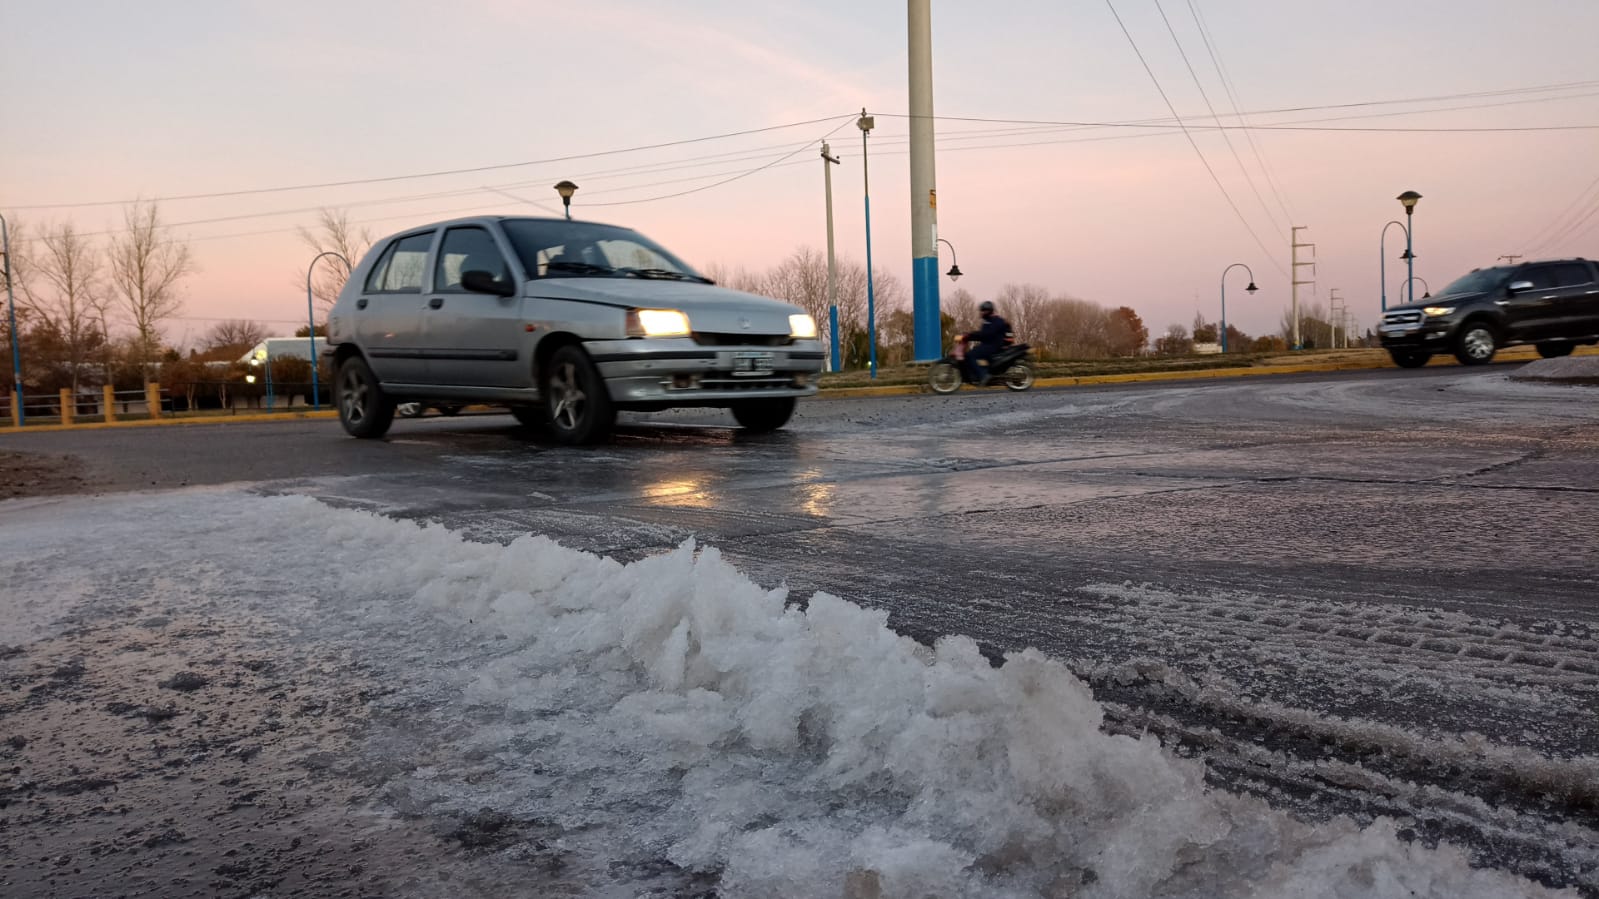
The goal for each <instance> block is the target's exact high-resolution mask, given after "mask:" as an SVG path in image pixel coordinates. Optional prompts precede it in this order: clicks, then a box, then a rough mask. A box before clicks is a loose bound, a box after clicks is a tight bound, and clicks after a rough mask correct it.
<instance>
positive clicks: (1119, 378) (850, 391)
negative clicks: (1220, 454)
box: [817, 362, 1387, 400]
mask: <svg viewBox="0 0 1599 899" xmlns="http://www.w3.org/2000/svg"><path fill="white" fill-rule="evenodd" d="M1385 367H1387V366H1385V365H1382V364H1373V363H1364V362H1325V363H1315V364H1311V365H1257V366H1251V367H1249V368H1202V369H1197V370H1191V371H1141V372H1124V373H1122V374H1114V375H1080V376H1076V377H1054V378H1039V379H1038V380H1037V381H1034V382H1033V384H1034V386H1036V387H1080V386H1081V387H1086V386H1091V385H1094V384H1134V383H1138V382H1140V381H1187V380H1194V379H1198V378H1243V377H1254V376H1258V375H1292V374H1304V373H1308V372H1322V371H1358V370H1362V369H1379V368H1385ZM930 392H931V391H930V390H928V388H927V385H926V384H896V385H893V386H884V387H824V388H822V391H821V393H819V394H817V395H818V396H820V397H823V398H825V399H840V400H841V399H854V398H859V397H873V396H909V395H911V394H917V393H930Z"/></svg>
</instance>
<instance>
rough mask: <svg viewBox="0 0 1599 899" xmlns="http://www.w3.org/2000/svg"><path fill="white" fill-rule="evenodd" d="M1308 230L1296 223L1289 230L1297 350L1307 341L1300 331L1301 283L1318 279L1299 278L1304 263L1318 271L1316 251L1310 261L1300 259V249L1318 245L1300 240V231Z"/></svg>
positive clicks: (1290, 291)
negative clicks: (1302, 337)
mask: <svg viewBox="0 0 1599 899" xmlns="http://www.w3.org/2000/svg"><path fill="white" fill-rule="evenodd" d="M1308 230H1310V228H1309V226H1308V225H1294V226H1293V227H1291V228H1289V230H1288V255H1289V262H1290V268H1289V269H1288V271H1289V278H1288V288H1289V293H1290V294H1291V295H1292V296H1293V304H1294V307H1293V308H1294V311H1293V316H1294V345H1293V348H1294V349H1296V350H1302V349H1304V348H1305V342H1304V340H1302V339H1301V337H1300V333H1299V285H1301V284H1315V283H1316V279H1315V278H1311V279H1310V280H1309V281H1301V280H1299V267H1300V266H1302V265H1308V266H1310V271H1311V274H1315V272H1316V260H1315V254H1314V253H1312V254H1311V259H1310V261H1308V262H1300V261H1299V251H1300V249H1301V248H1305V247H1308V248H1310V249H1312V250H1314V249H1315V248H1316V245H1315V244H1313V243H1300V242H1299V232H1301V231H1308Z"/></svg>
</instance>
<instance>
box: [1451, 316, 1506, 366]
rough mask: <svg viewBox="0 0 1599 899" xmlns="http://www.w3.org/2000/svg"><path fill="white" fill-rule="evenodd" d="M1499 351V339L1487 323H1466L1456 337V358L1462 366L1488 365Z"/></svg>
mask: <svg viewBox="0 0 1599 899" xmlns="http://www.w3.org/2000/svg"><path fill="white" fill-rule="evenodd" d="M1498 350H1499V338H1498V336H1497V335H1495V334H1494V329H1493V328H1491V327H1489V325H1488V323H1487V322H1480V321H1475V322H1466V324H1465V326H1464V327H1462V328H1461V329H1460V334H1459V335H1458V336H1457V337H1455V358H1456V359H1459V360H1460V364H1461V365H1487V364H1488V363H1489V362H1491V361H1492V360H1493V357H1494V353H1495V352H1497V351H1498Z"/></svg>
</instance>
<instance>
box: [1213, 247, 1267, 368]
mask: <svg viewBox="0 0 1599 899" xmlns="http://www.w3.org/2000/svg"><path fill="white" fill-rule="evenodd" d="M1240 267H1242V268H1243V270H1244V271H1245V272H1246V273H1247V274H1248V275H1249V286H1248V287H1245V288H1244V290H1247V291H1249V292H1250V293H1254V292H1255V291H1257V290H1259V289H1260V288H1258V287H1256V286H1255V273H1254V272H1253V271H1250V269H1249V266H1247V265H1244V264H1243V263H1242V262H1234V263H1233V264H1232V265H1229V266H1227V267H1226V268H1224V269H1222V270H1221V351H1222V352H1223V353H1226V352H1227V273H1228V272H1230V271H1232V270H1233V269H1235V268H1240Z"/></svg>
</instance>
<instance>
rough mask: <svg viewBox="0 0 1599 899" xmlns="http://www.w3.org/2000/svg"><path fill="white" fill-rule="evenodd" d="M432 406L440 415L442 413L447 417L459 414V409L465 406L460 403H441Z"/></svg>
mask: <svg viewBox="0 0 1599 899" xmlns="http://www.w3.org/2000/svg"><path fill="white" fill-rule="evenodd" d="M433 408H435V409H437V410H439V414H440V415H443V416H445V417H447V418H453V417H454V416H457V415H460V414H461V410H462V409H463V408H465V407H464V406H462V405H461V404H460V403H444V404H443V405H439V406H434V407H433Z"/></svg>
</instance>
